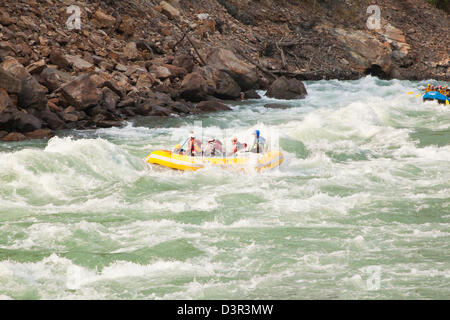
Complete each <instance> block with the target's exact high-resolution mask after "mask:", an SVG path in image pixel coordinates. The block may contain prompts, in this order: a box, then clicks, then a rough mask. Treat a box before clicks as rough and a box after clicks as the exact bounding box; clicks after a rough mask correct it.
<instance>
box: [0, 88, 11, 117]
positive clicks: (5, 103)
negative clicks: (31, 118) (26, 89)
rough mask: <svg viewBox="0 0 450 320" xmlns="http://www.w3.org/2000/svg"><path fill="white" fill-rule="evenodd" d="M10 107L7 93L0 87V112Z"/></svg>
mask: <svg viewBox="0 0 450 320" xmlns="http://www.w3.org/2000/svg"><path fill="white" fill-rule="evenodd" d="M11 107H12V101H11V99H10V98H9V95H8V93H7V92H6V91H5V90H3V89H2V88H0V113H2V112H3V111H4V110H8V109H10V108H11Z"/></svg>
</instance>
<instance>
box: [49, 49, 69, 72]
mask: <svg viewBox="0 0 450 320" xmlns="http://www.w3.org/2000/svg"><path fill="white" fill-rule="evenodd" d="M50 63H52V64H54V65H57V66H58V68H60V69H62V70H65V69H68V68H69V67H70V62H69V60H67V57H66V56H65V55H64V54H63V53H62V52H61V51H59V50H53V51H52V52H50Z"/></svg>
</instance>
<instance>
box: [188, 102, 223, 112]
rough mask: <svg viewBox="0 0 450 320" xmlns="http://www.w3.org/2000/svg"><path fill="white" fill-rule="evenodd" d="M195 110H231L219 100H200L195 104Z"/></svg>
mask: <svg viewBox="0 0 450 320" xmlns="http://www.w3.org/2000/svg"><path fill="white" fill-rule="evenodd" d="M196 110H197V112H219V111H228V110H231V108H230V107H228V106H227V105H226V104H224V103H222V102H220V101H202V102H200V103H199V104H197V106H196Z"/></svg>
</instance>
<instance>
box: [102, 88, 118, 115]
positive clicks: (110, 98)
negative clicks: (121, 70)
mask: <svg viewBox="0 0 450 320" xmlns="http://www.w3.org/2000/svg"><path fill="white" fill-rule="evenodd" d="M102 93H103V99H102V105H103V106H104V107H105V108H106V109H108V110H109V111H114V110H115V109H116V106H117V104H118V103H119V101H120V97H119V96H118V95H117V94H116V93H115V92H114V91H112V90H111V89H109V88H108V87H104V88H103V89H102Z"/></svg>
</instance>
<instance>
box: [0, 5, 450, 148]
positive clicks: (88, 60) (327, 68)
mask: <svg viewBox="0 0 450 320" xmlns="http://www.w3.org/2000/svg"><path fill="white" fill-rule="evenodd" d="M371 4H372V1H365V0H359V1H344V0H317V1H316V0H303V1H301V0H298V1H294V0H290V1H288V0H286V1H283V0H253V1H251V0H239V1H238V0H166V1H157V0H153V1H152V0H133V1H132V0H122V1H119V0H116V1H115V0H109V1H88V0H84V1H81V0H80V1H76V0H42V1H37V0H27V1H25V0H21V1H20V0H14V1H9V0H3V1H2V2H1V4H0V138H2V139H3V140H5V141H15V140H20V139H26V138H42V137H48V136H51V135H52V134H53V131H54V130H59V129H67V128H68V129H70V128H95V127H110V126H116V125H120V124H121V123H122V122H123V121H124V120H126V119H128V118H130V117H135V116H139V115H142V116H161V117H166V116H170V115H173V114H180V115H189V114H197V113H202V112H213V111H220V110H228V109H229V108H228V107H227V106H226V105H225V104H223V103H222V102H221V100H222V99H226V100H236V99H249V98H257V97H258V95H257V93H256V92H255V91H254V90H255V89H260V88H262V89H269V91H268V93H270V94H271V95H272V96H274V97H279V98H284V99H289V98H296V99H297V98H301V97H304V96H305V95H306V94H307V92H306V90H305V88H304V86H303V84H302V83H301V80H311V79H335V78H337V79H356V78H359V77H362V76H364V75H366V74H373V75H376V76H378V77H380V78H386V79H388V78H399V79H412V80H418V79H427V78H434V79H440V80H448V79H449V78H450V71H449V64H450V62H449V50H448V48H449V37H448V31H449V17H448V14H447V13H446V12H445V11H443V10H439V9H437V8H435V7H434V6H432V5H430V4H429V3H428V2H427V1H424V0H403V1H395V0H384V1H382V0H380V1H376V4H377V5H378V6H379V8H380V10H381V11H380V19H379V22H380V23H379V26H378V27H377V28H375V29H373V28H372V30H369V28H368V25H367V20H368V19H369V18H371V13H370V12H369V14H368V13H367V8H368V7H369V5H371ZM78 23H79V25H78Z"/></svg>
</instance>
